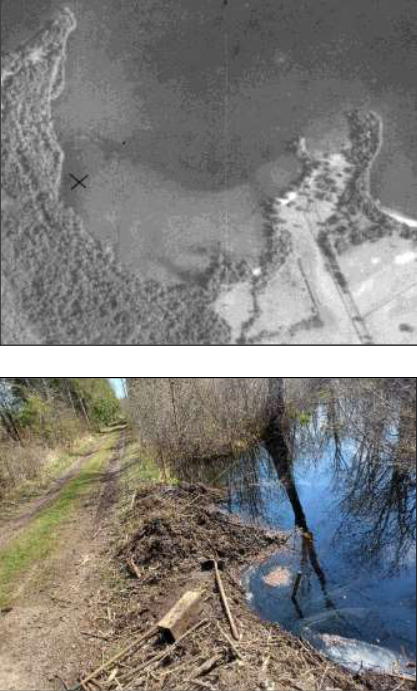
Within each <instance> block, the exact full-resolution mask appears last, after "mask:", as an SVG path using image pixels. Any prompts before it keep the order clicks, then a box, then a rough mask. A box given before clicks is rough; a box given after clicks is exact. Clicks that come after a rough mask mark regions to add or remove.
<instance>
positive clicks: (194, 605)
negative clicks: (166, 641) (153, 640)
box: [157, 590, 203, 641]
mask: <svg viewBox="0 0 417 691" xmlns="http://www.w3.org/2000/svg"><path fill="white" fill-rule="evenodd" d="M202 595H203V593H202V591H200V590H188V591H187V592H186V593H184V595H183V596H182V597H181V598H180V599H179V600H178V601H177V602H176V603H175V605H174V606H173V607H172V608H171V609H170V610H169V612H168V613H167V614H166V615H165V616H164V617H163V618H162V619H161V620H160V621H159V622H158V624H157V626H158V628H159V629H160V630H161V631H163V632H164V633H168V634H169V636H170V637H171V639H172V640H173V641H176V640H178V638H180V636H182V634H183V633H184V632H185V631H187V629H189V628H190V625H191V624H192V623H193V621H195V620H196V619H197V617H198V616H199V614H200V612H201V607H202Z"/></svg>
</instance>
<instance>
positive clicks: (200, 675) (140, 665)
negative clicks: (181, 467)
mask: <svg viewBox="0 0 417 691" xmlns="http://www.w3.org/2000/svg"><path fill="white" fill-rule="evenodd" d="M223 500H224V497H223V495H222V493H221V492H219V491H218V490H213V489H211V488H208V487H206V486H203V485H188V484H181V485H179V486H176V487H171V486H166V485H159V486H154V487H153V488H152V489H149V488H144V489H140V490H139V491H138V492H137V494H136V495H135V501H134V505H133V506H132V507H131V509H130V511H129V512H128V513H127V514H126V517H125V523H124V524H123V528H122V531H121V532H122V537H121V544H120V546H119V549H118V550H117V553H116V556H115V558H116V561H117V563H118V564H119V568H120V571H121V574H122V575H123V586H122V588H121V596H122V598H123V599H122V601H123V606H122V611H121V613H120V614H119V617H118V621H117V635H118V636H119V646H120V647H121V641H122V640H123V639H124V638H126V641H127V643H129V642H131V643H132V642H134V641H135V640H136V639H138V638H140V637H141V635H142V634H144V633H145V632H147V631H149V630H151V631H152V630H153V627H154V625H155V624H156V623H157V622H158V621H159V619H160V618H161V617H162V616H163V615H164V614H165V613H166V612H167V611H168V610H169V609H170V608H171V607H172V606H173V604H174V603H175V602H176V601H177V600H178V599H179V598H180V597H181V596H182V595H183V594H184V592H186V591H188V590H200V591H202V592H203V608H202V612H201V615H200V617H199V619H200V621H199V625H198V626H197V628H196V629H195V630H194V631H192V632H190V633H189V634H188V635H186V636H185V638H184V639H183V640H182V641H181V642H179V643H178V644H177V645H175V644H172V643H171V644H169V643H167V642H166V640H164V639H163V638H162V637H161V636H160V635H159V634H158V633H154V634H153V635H152V636H150V637H149V638H148V639H147V640H146V641H144V642H143V643H142V644H140V645H138V646H136V647H133V648H131V650H130V652H129V653H128V654H126V655H124V656H123V658H121V659H120V660H119V662H118V663H117V672H116V673H114V670H113V674H112V666H110V667H109V668H108V669H106V670H105V671H103V672H101V673H99V674H98V676H97V677H96V681H98V682H99V683H100V684H102V685H104V687H105V688H107V689H113V688H119V689H120V688H126V689H127V688H142V687H143V686H144V685H145V684H146V687H147V688H148V689H150V690H155V691H157V690H158V691H159V690H160V689H161V688H175V689H184V691H185V689H188V691H189V690H190V689H200V688H209V689H216V690H219V691H220V690H221V689H224V690H226V689H228V690H229V691H230V689H243V690H248V691H249V689H252V690H253V689H275V690H276V691H284V690H286V689H288V688H297V689H301V690H303V689H306V690H307V689H324V688H332V689H334V688H339V689H346V690H347V689H349V690H351V689H358V690H360V689H375V690H376V689H391V688H392V682H393V679H392V678H391V677H372V676H371V675H366V676H363V677H362V676H359V675H356V676H354V675H352V674H350V673H349V672H347V671H345V670H344V669H343V668H341V667H339V666H337V665H335V664H333V663H331V662H329V661H328V660H327V659H326V658H325V657H323V656H322V655H320V654H319V653H318V652H317V651H315V650H314V649H313V648H312V647H311V646H309V645H308V644H307V643H305V642H304V641H302V640H301V639H299V638H297V637H295V636H293V635H291V634H289V633H287V632H285V631H283V630H282V629H280V627H278V626H275V625H271V624H268V623H264V622H263V621H261V620H260V619H259V618H258V617H257V616H256V615H255V614H254V613H253V612H252V611H250V609H249V608H248V605H247V601H246V593H245V590H244V588H243V587H242V585H241V582H240V576H241V572H242V569H243V568H244V567H245V566H247V565H248V564H249V563H251V562H253V561H255V560H262V559H263V558H265V557H266V556H267V555H268V554H269V553H270V552H271V551H274V550H275V551H276V550H278V549H285V543H286V537H285V536H284V535H283V534H280V533H270V532H268V531H266V530H264V529H263V528H261V527H256V526H253V525H251V526H250V525H247V524H244V523H242V522H240V521H239V520H238V519H236V518H233V519H232V518H231V517H230V516H229V515H228V514H225V513H224V512H223V511H222V509H221V505H222V502H223ZM209 558H215V559H217V561H218V563H219V565H220V566H221V569H222V570H221V578H222V582H223V585H224V589H225V592H226V596H227V598H228V602H229V605H230V609H231V611H232V615H233V618H234V620H235V624H236V626H237V629H238V634H239V640H233V638H232V635H231V631H230V629H229V624H228V620H227V618H226V616H225V612H224V610H223V607H222V603H221V600H220V597H219V593H218V591H217V589H216V585H215V578H214V575H213V572H212V571H210V570H207V568H206V567H207V565H206V561H207V559H209ZM119 663H120V664H119ZM403 688H408V687H407V686H406V685H404V687H403ZM410 688H411V686H410Z"/></svg>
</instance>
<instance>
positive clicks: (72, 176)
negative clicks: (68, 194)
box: [70, 173, 88, 190]
mask: <svg viewBox="0 0 417 691" xmlns="http://www.w3.org/2000/svg"><path fill="white" fill-rule="evenodd" d="M70 177H71V178H72V179H73V180H75V181H76V182H75V185H73V186H72V187H71V189H72V190H75V188H76V187H78V185H81V187H84V189H87V188H86V186H85V185H83V181H84V180H86V179H87V178H88V175H84V177H83V178H81V180H79V179H78V178H76V177H75V175H73V174H72V173H70Z"/></svg>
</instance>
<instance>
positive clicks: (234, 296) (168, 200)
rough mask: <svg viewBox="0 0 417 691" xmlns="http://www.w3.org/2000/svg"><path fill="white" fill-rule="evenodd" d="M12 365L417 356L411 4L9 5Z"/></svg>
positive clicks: (416, 113)
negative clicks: (204, 356)
mask: <svg viewBox="0 0 417 691" xmlns="http://www.w3.org/2000/svg"><path fill="white" fill-rule="evenodd" d="M1 19H2V22H1V39H2V47H1V219H2V234H1V291H2V292H1V298H2V299H1V343H2V345H29V344H30V345H36V344H39V345H64V344H67V345H77V344H79V345H105V344H109V345H113V344H114V345H142V344H144V345H145V344H149V345H166V344H171V345H180V344H184V345H199V344H206V345H211V344H225V345H227V344H230V345H233V344H235V345H279V344H287V345H301V344H324V345H326V344H335V345H338V344H352V345H368V344H375V345H379V344H391V345H396V344H403V345H413V344H416V343H417V338H416V335H417V271H416V261H417V79H416V74H417V2H416V0H30V1H29V0H27V1H25V0H2V3H1Z"/></svg>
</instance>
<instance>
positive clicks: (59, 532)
mask: <svg viewBox="0 0 417 691" xmlns="http://www.w3.org/2000/svg"><path fill="white" fill-rule="evenodd" d="M107 436H108V439H106V440H104V442H103V444H102V445H101V448H100V450H99V451H98V452H97V450H96V451H95V452H92V453H91V454H88V455H87V456H85V457H83V458H81V459H79V460H78V461H77V462H76V463H75V464H74V465H73V466H72V467H71V469H70V470H69V471H68V473H66V474H65V476H63V477H62V478H61V479H60V485H59V487H58V488H54V490H53V491H52V492H50V493H48V494H47V495H46V496H45V497H43V498H42V500H39V501H37V503H36V505H31V506H30V508H29V509H28V510H26V511H25V512H24V513H23V514H22V515H21V516H20V517H19V518H18V519H17V523H16V522H14V524H13V526H12V528H11V532H10V531H9V533H8V534H9V538H8V541H7V548H6V550H7V552H10V550H11V549H13V546H14V545H15V544H17V543H20V542H21V541H22V539H24V537H25V534H27V533H28V531H33V530H34V526H35V524H36V521H39V520H40V519H41V517H42V516H44V515H46V514H47V512H51V511H54V510H55V507H56V505H57V504H58V502H59V501H60V500H62V494H63V493H64V492H66V491H68V488H70V486H71V481H73V482H77V481H78V485H79V486H80V487H81V488H82V494H81V495H80V496H79V497H77V499H76V501H75V505H74V507H73V510H72V511H71V512H70V513H69V514H68V515H67V516H66V518H65V520H64V521H63V524H62V525H59V526H57V527H56V528H55V529H54V530H55V533H56V536H55V537H56V539H57V542H56V546H54V549H53V550H51V551H50V552H49V553H47V556H46V558H43V555H42V553H40V554H39V555H38V558H37V559H35V560H33V561H32V562H31V564H30V567H29V568H28V569H27V572H25V573H24V575H23V577H22V578H21V579H19V580H18V582H17V583H16V586H15V588H14V592H13V600H12V602H11V604H10V607H11V608H10V609H9V608H8V607H6V608H4V609H3V610H0V659H1V665H0V688H1V689H8V690H10V691H14V690H17V689H63V688H65V684H67V685H68V686H71V685H73V684H74V683H75V682H76V680H77V677H78V675H79V673H80V669H83V668H85V669H88V668H90V667H91V664H92V663H93V661H96V660H97V659H100V656H101V652H102V649H103V647H105V646H106V639H107V637H108V636H109V634H110V633H111V632H112V612H111V608H110V607H111V605H110V603H109V601H108V595H107V593H106V591H107V590H108V587H106V578H107V576H108V568H109V567H108V560H107V558H106V545H107V542H108V537H109V532H110V530H111V525H112V518H113V508H114V505H115V500H116V497H117V482H118V474H119V470H120V465H121V461H122V458H123V451H124V431H122V432H119V433H115V434H112V435H107ZM103 445H104V451H105V454H104V451H103ZM97 453H101V454H102V456H100V459H99V462H98V461H97V462H96V461H95V459H94V456H95V454H97ZM94 462H96V466H94V470H92V468H93V466H91V467H89V463H94ZM83 473H84V475H83ZM13 529H14V532H13ZM5 534H6V533H5V532H3V533H2V535H5ZM16 536H17V539H15V538H16ZM18 549H19V547H17V548H16V551H17V552H18ZM20 549H21V547H20ZM6 550H3V553H2V552H0V559H1V557H2V554H4V553H5V552H6ZM109 605H110V606H109ZM93 633H94V635H93Z"/></svg>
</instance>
